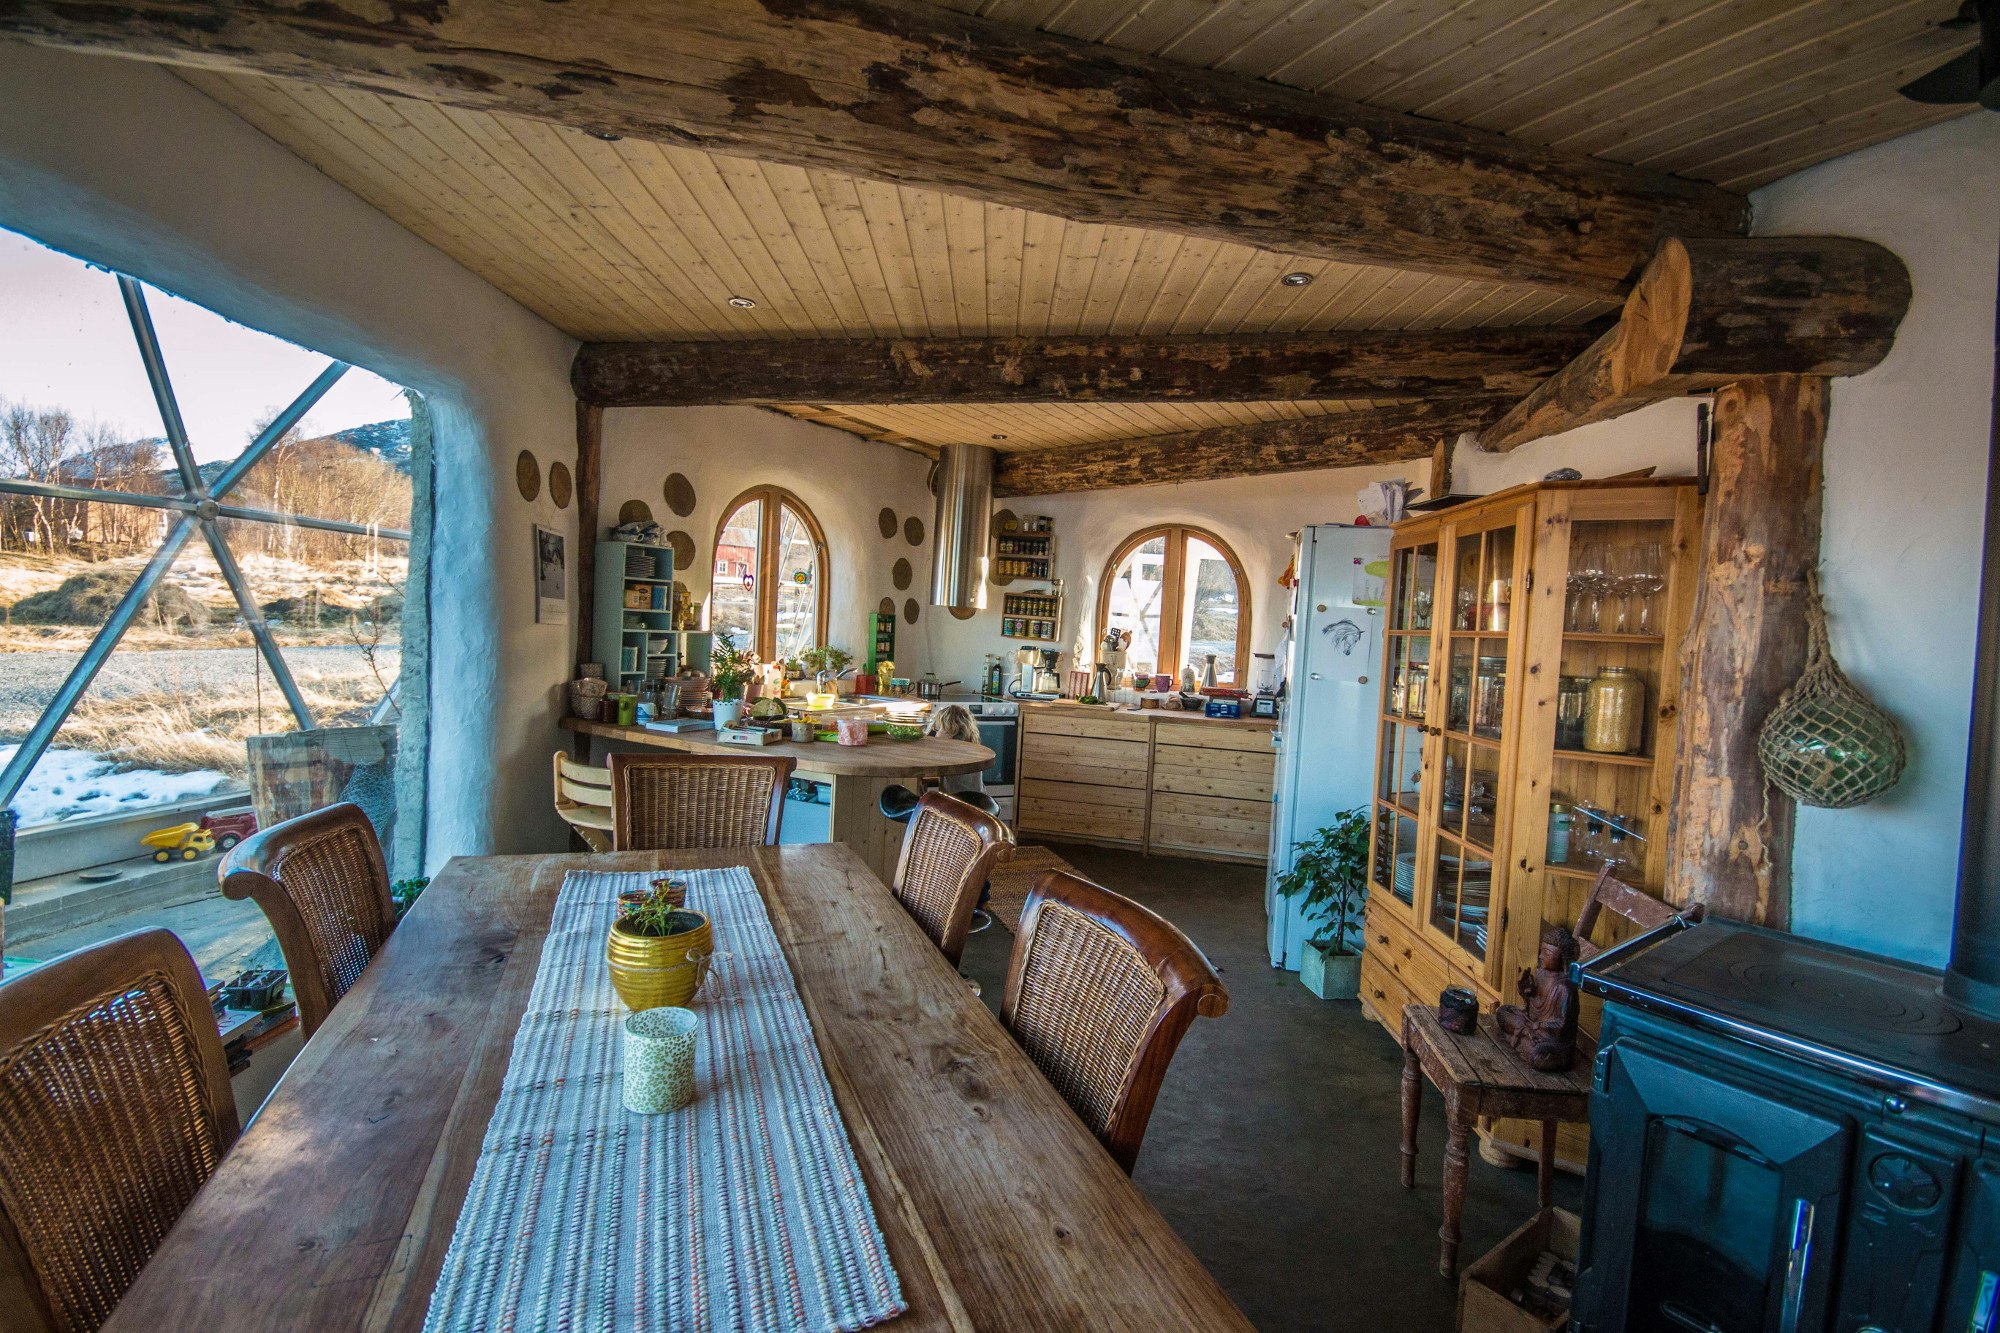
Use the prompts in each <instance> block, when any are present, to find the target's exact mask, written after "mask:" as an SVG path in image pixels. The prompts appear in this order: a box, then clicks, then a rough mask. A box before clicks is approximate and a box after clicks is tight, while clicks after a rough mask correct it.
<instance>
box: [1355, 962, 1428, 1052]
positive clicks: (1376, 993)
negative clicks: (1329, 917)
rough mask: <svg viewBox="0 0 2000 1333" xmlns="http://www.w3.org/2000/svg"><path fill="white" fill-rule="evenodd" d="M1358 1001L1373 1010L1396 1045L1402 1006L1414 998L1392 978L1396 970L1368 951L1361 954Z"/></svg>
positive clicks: (1400, 1038)
mask: <svg viewBox="0 0 2000 1333" xmlns="http://www.w3.org/2000/svg"><path fill="white" fill-rule="evenodd" d="M1361 1002H1362V1003H1363V1004H1365V1005H1367V1006H1368V1007H1369V1008H1370V1009H1372V1010H1374V1011H1375V1021H1376V1022H1378V1023H1380V1024H1381V1025H1382V1026H1383V1027H1384V1028H1385V1029H1387V1031H1388V1033H1389V1035H1390V1036H1392V1037H1394V1038H1395V1039H1396V1044H1397V1045H1398V1046H1400V1045H1402V1044H1403V1009H1404V1007H1405V1006H1406V1005H1411V1004H1416V1003H1417V1001H1416V1000H1414V999H1412V998H1411V997H1410V992H1409V989H1408V988H1407V987H1405V986H1404V985H1403V983H1402V982H1400V981H1398V980H1397V979H1396V974H1395V973H1393V972H1391V971H1390V970H1389V969H1388V968H1386V967H1384V966H1383V965H1382V962H1381V960H1380V959H1378V958H1376V957H1375V955H1374V954H1372V953H1365V954H1363V955H1361Z"/></svg>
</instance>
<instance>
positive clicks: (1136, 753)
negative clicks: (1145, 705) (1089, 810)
mask: <svg viewBox="0 0 2000 1333" xmlns="http://www.w3.org/2000/svg"><path fill="white" fill-rule="evenodd" d="M1146 759H1147V752H1146V743H1145V742H1144V741H1117V740H1104V739H1102V738H1098V737H1088V736H1043V735H1028V736H1023V737H1022V738H1021V777H1022V778H1023V779H1027V778H1042V779H1044V780H1046V781H1051V782H1093V783H1098V784H1100V785H1103V786H1111V787H1137V788H1139V789H1141V790H1144V788H1145V786H1146Z"/></svg>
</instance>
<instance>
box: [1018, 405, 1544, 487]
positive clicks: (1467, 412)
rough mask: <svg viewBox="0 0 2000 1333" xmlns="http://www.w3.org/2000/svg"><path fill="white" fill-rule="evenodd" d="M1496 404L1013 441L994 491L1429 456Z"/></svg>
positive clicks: (1152, 482)
mask: <svg viewBox="0 0 2000 1333" xmlns="http://www.w3.org/2000/svg"><path fill="white" fill-rule="evenodd" d="M1505 406H1506V399H1504V398H1497V397H1465V398H1455V399H1432V400H1428V401H1424V402H1409V403H1394V404H1391V405H1389V406H1387V407H1377V408H1374V409H1371V410H1368V411H1361V412H1335V413H1331V414H1329V415H1327V416H1318V417H1304V418H1300V419H1293V420H1286V421H1262V422H1257V423H1256V424H1254V425H1248V426H1216V427H1212V428H1210V429H1207V430H1191V431H1183V432H1181V433H1179V434H1175V435H1149V436H1146V437H1143V438H1141V439H1134V440H1115V441H1111V442H1109V443H1105V444H1090V445H1083V446H1081V447H1078V448H1069V449H1034V450H1020V451H1016V452H1013V453H1004V454H1001V455H1000V459H999V463H998V465H997V467H996V468H995V471H994V477H993V492H994V494H995V495H1002V496H1015V495H1055V494H1060V493H1063V492H1067V491H1101V490H1111V489H1113V488H1116V487H1121V486H1166V485H1172V484H1175V483H1178V482H1188V481H1216V480H1219V479H1222V478H1225V477H1257V476H1265V475H1268V474H1270V473H1276V472H1310V471H1314V470H1316V469H1319V468H1333V467H1363V466H1367V465H1370V464H1379V463H1404V462H1409V461H1411V460H1413V459H1418V458H1428V457H1430V455H1431V452H1432V451H1433V450H1434V449H1435V448H1436V447H1437V445H1438V443H1439V441H1450V440H1453V439H1456V438H1457V437H1458V436H1459V435H1460V434H1461V433H1462V432H1465V431H1468V430H1477V429H1479V427H1480V426H1482V425H1483V424H1485V423H1486V422H1488V421H1491V420H1492V419H1493V417H1494V415H1495V414H1496V413H1498V412H1500V411H1501V410H1503V409H1504V407H1505Z"/></svg>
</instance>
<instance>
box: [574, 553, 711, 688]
mask: <svg viewBox="0 0 2000 1333" xmlns="http://www.w3.org/2000/svg"><path fill="white" fill-rule="evenodd" d="M592 596H593V597H594V598H595V603H594V604H595V607H596V613H597V614H596V626H597V628H596V632H595V634H596V641H595V642H594V643H593V644H592V645H591V648H592V651H593V653H594V654H595V656H596V660H597V661H599V662H601V663H603V664H604V674H605V677H606V679H607V680H609V681H610V682H611V685H612V687H613V688H614V689H619V690H637V689H638V688H639V687H640V686H641V685H642V684H644V683H645V682H646V681H648V680H658V679H662V678H664V677H668V676H677V675H680V674H681V673H682V672H683V671H706V670H707V669H708V662H709V633H708V631H707V630H689V629H676V628H674V553H673V551H672V550H671V549H670V548H668V547H665V546H645V545H641V544H640V543H638V542H599V543H598V544H597V586H596V588H595V589H594V590H593V592H592Z"/></svg>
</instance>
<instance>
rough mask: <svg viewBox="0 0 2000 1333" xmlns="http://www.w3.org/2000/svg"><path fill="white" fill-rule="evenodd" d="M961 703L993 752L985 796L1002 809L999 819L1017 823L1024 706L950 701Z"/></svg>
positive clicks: (989, 701)
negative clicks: (1016, 795) (1016, 792)
mask: <svg viewBox="0 0 2000 1333" xmlns="http://www.w3.org/2000/svg"><path fill="white" fill-rule="evenodd" d="M945 702H947V703H962V704H964V705H965V706H966V708H967V709H968V710H970V711H971V713H972V717H973V720H974V721H975V722H977V723H978V724H979V743H980V744H981V745H984V746H985V747H986V748H987V749H989V750H991V751H993V764H992V767H990V768H988V769H987V770H986V771H985V772H984V773H982V774H980V775H979V776H980V781H981V782H982V783H984V784H985V787H986V794H987V795H988V796H991V797H992V798H993V803H994V805H995V806H997V807H998V808H999V814H1000V818H1001V819H1002V820H1004V821H1005V822H1007V823H1009V824H1011V823H1013V822H1014V787H1015V772H1014V770H1015V765H1016V763H1017V762H1018V761H1019V756H1020V748H1021V747H1020V740H1021V706H1020V705H1019V704H1017V703H1014V702H1012V701H1011V700H995V699H947V700H946V701H945Z"/></svg>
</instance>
